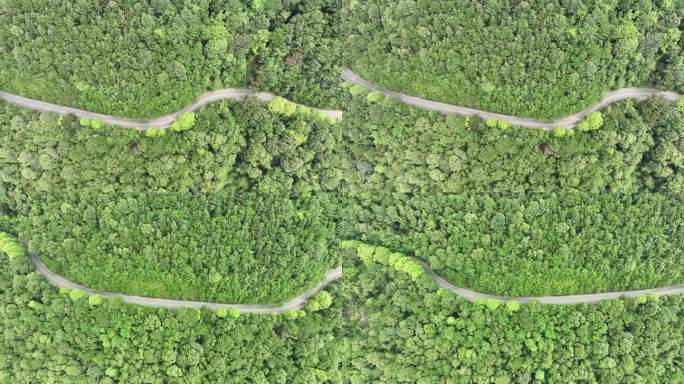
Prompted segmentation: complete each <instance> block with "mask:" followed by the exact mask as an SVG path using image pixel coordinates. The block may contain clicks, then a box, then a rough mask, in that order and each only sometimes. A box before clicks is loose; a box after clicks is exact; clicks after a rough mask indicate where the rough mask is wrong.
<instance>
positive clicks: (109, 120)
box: [0, 88, 342, 131]
mask: <svg viewBox="0 0 684 384" xmlns="http://www.w3.org/2000/svg"><path fill="white" fill-rule="evenodd" d="M246 97H254V98H256V99H257V100H259V101H263V102H268V101H270V100H271V99H273V98H274V97H275V95H273V94H271V93H268V92H257V91H252V90H250V89H243V88H227V89H221V90H218V91H212V92H207V93H205V94H203V95H201V96H200V97H199V98H198V99H197V100H196V101H195V102H194V103H193V104H191V105H188V106H187V107H185V108H183V109H181V110H180V111H178V112H174V113H172V114H169V115H166V116H163V117H160V118H158V119H154V120H134V119H127V118H122V117H114V116H110V115H105V114H102V113H95V112H88V111H84V110H82V109H77V108H71V107H65V106H61V105H57V104H52V103H46V102H44V101H40V100H34V99H29V98H27V97H23V96H17V95H13V94H11V93H7V92H2V91H0V100H4V101H6V102H8V103H10V104H14V105H17V106H19V107H23V108H29V109H33V110H36V111H40V112H54V113H59V114H62V115H66V114H72V115H75V116H78V117H79V118H84V117H85V118H88V119H98V120H101V121H102V122H104V123H106V124H109V125H115V126H119V127H125V128H133V129H137V130H140V131H144V130H145V129H148V128H167V127H169V126H170V125H171V124H172V123H173V122H174V121H176V119H177V118H178V116H180V114H182V113H184V112H192V111H195V110H197V109H199V108H200V107H202V106H205V105H207V104H209V103H211V102H214V101H218V100H223V99H230V100H240V99H244V98H246ZM313 109H316V110H318V111H321V112H323V113H324V114H325V115H326V116H328V117H330V118H333V119H336V120H337V119H340V118H342V111H337V110H330V109H318V108H313Z"/></svg>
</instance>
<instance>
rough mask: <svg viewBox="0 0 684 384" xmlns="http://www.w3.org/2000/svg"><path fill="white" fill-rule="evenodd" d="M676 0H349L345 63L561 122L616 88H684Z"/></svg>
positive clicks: (456, 98) (428, 93) (392, 81)
mask: <svg viewBox="0 0 684 384" xmlns="http://www.w3.org/2000/svg"><path fill="white" fill-rule="evenodd" d="M683 9H684V7H682V6H681V2H678V1H632V0H616V1H604V0H580V1H563V0H553V1H545V0H534V1H523V2H520V1H513V0H506V1H448V2H447V1H439V0H409V1H392V0H374V1H355V0H345V6H344V7H343V18H342V20H343V22H342V25H343V33H344V36H345V39H346V41H345V45H344V46H345V50H346V51H347V54H346V55H344V57H343V58H342V59H343V60H344V63H345V65H347V66H349V67H351V68H352V69H353V70H354V71H356V72H358V73H359V74H360V75H362V76H364V77H365V78H366V79H368V80H370V81H372V82H374V83H377V84H379V85H382V86H385V87H387V88H390V89H393V90H397V91H401V92H404V93H408V94H411V95H414V96H422V97H426V98H429V99H435V100H440V101H446V102H449V103H452V104H457V105H466V106H471V107H476V108H480V109H485V110H489V111H494V112H500V113H505V114H511V115H519V116H529V117H543V118H558V117H562V116H566V115H569V114H571V113H574V112H577V111H579V110H581V109H584V108H585V107H587V106H589V105H590V104H592V103H594V102H595V101H598V100H599V99H600V98H601V96H602V95H603V94H604V93H605V92H606V91H608V90H612V89H616V88H621V87H626V86H643V85H653V86H657V87H662V88H665V89H669V90H679V91H682V90H684V56H682V49H683V47H684V38H683V37H682V33H681V28H680V23H681V21H682V16H683V15H684V11H683Z"/></svg>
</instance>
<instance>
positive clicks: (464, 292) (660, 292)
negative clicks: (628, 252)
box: [412, 256, 684, 304]
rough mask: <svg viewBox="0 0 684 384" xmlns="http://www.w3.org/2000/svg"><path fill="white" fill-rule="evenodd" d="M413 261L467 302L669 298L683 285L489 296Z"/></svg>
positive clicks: (584, 301) (594, 300)
mask: <svg viewBox="0 0 684 384" xmlns="http://www.w3.org/2000/svg"><path fill="white" fill-rule="evenodd" d="M412 258H413V259H414V260H416V261H418V262H419V263H420V264H421V265H422V266H423V269H424V270H425V272H426V273H427V274H428V276H429V277H430V278H431V279H433V280H434V281H435V282H436V283H437V285H438V286H439V287H440V288H444V289H447V290H449V291H451V292H453V293H455V294H457V295H458V296H461V297H462V298H464V299H466V300H468V301H475V300H488V299H489V300H496V301H498V302H501V303H505V302H508V301H512V300H515V301H517V302H519V303H522V304H525V303H529V302H530V301H538V302H539V303H541V304H582V303H587V304H588V303H596V302H599V301H601V300H614V299H619V298H622V297H637V296H644V295H648V294H656V295H657V296H669V295H678V294H682V293H684V284H680V285H674V286H671V287H664V288H650V289H637V290H630V291H620V292H604V293H590V294H585V295H564V296H517V297H511V296H498V295H490V294H487V293H481V292H475V291H472V290H470V289H467V288H459V287H457V286H455V285H453V284H451V283H450V282H448V281H447V280H446V279H444V278H443V277H442V276H440V275H439V274H437V272H435V271H433V270H432V268H430V266H429V265H428V263H427V262H426V261H425V260H423V259H421V258H418V257H415V256H413V257H412Z"/></svg>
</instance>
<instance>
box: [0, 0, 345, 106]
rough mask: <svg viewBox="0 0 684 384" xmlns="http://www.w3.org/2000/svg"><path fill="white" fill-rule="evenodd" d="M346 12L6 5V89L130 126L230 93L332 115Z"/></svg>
mask: <svg viewBox="0 0 684 384" xmlns="http://www.w3.org/2000/svg"><path fill="white" fill-rule="evenodd" d="M338 3H339V0H302V1H286V2H280V1H233V0H220V1H214V0H201V1H186V0H173V1H166V0H164V1H143V2H140V1H128V0H127V1H117V2H104V1H91V2H82V1H74V0H69V1H60V0H55V1H52V0H50V1H37V2H36V1H23V0H11V1H3V2H2V3H0V53H1V54H0V67H2V68H3V69H2V71H0V89H3V90H5V91H12V92H15V93H18V94H21V95H24V96H28V97H34V98H38V99H41V100H46V101H52V102H56V103H59V104H64V105H71V106H77V107H82V108H85V109H88V110H91V111H95V112H103V113H107V114H113V115H118V116H124V117H130V118H136V117H159V116H161V115H163V114H166V113H170V112H175V111H177V110H179V109H180V108H182V107H184V106H186V105H188V104H190V103H191V102H192V101H194V99H195V98H196V97H197V96H198V95H199V94H201V93H203V92H204V91H206V90H209V89H217V88H222V87H240V86H249V87H254V88H257V89H261V90H272V91H274V92H276V93H278V94H280V95H281V96H285V97H289V98H292V99H295V100H297V101H301V102H304V103H308V104H311V105H332V104H334V103H335V101H334V100H335V93H336V90H335V89H336V84H337V83H338V82H339V80H338V77H339V69H338V65H339V64H338V62H339V59H338V57H339V55H340V49H339V44H340V43H339V38H337V34H338V33H337V31H338V28H339V23H337V22H336V17H335V12H336V10H337V8H338ZM46 9H49V10H50V12H45V10H46Z"/></svg>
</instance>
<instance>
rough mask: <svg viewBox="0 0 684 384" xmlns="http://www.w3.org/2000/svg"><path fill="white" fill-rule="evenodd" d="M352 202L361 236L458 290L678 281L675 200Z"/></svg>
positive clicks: (380, 198) (511, 291)
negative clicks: (416, 260)
mask: <svg viewBox="0 0 684 384" xmlns="http://www.w3.org/2000/svg"><path fill="white" fill-rule="evenodd" d="M357 203H358V204H357V205H356V207H355V212H356V218H357V220H356V221H357V222H356V228H355V233H356V235H357V236H358V237H359V238H361V239H363V240H365V241H367V242H370V243H371V244H378V245H383V246H386V247H388V248H390V249H392V250H393V251H400V252H405V253H408V254H411V255H416V256H418V257H420V258H422V259H424V260H426V261H427V262H428V263H429V264H430V266H431V268H432V269H433V270H434V271H436V272H437V273H439V274H440V275H442V276H444V277H445V278H446V279H447V280H449V281H450V282H451V283H453V284H454V285H456V286H459V287H467V288H470V289H474V290H476V291H481V292H488V293H496V294H501V295H509V296H525V295H533V296H542V295H546V294H559V295H563V294H574V293H594V292H603V291H620V290H626V289H629V288H634V289H638V288H651V287H661V286H667V285H676V284H678V283H681V282H682V281H684V263H682V260H683V259H684V254H682V252H683V251H682V250H684V207H683V206H682V202H681V199H680V198H678V197H672V196H669V195H664V194H650V193H642V194H619V193H600V194H594V193H577V192H559V193H548V194H487V193H463V194H458V195H445V194H434V193H433V194H418V195H413V196H406V195H392V196H390V195H375V196H372V197H369V196H367V197H365V198H364V199H357ZM371 253H372V252H371ZM360 254H361V255H363V253H362V252H361V253H360ZM376 261H377V260H376Z"/></svg>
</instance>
